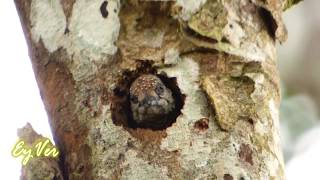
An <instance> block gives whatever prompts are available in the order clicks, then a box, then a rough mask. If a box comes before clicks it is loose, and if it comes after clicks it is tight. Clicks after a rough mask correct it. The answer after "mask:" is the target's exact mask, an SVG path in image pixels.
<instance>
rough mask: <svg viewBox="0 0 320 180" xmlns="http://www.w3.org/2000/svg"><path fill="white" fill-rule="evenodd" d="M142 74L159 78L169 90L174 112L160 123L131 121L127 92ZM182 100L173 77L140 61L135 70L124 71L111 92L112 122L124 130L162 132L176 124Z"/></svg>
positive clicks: (146, 62) (128, 94)
mask: <svg viewBox="0 0 320 180" xmlns="http://www.w3.org/2000/svg"><path fill="white" fill-rule="evenodd" d="M143 74H153V75H156V76H157V77H159V78H160V79H161V81H162V82H163V84H164V85H165V86H166V87H167V88H168V89H170V90H171V92H172V96H173V98H174V100H175V108H174V110H173V111H171V113H169V114H168V115H167V117H166V118H165V119H164V120H163V121H162V122H160V123H152V124H151V123H149V124H143V123H141V124H140V123H139V124H138V123H136V122H135V121H134V120H133V116H132V111H131V106H130V93H129V90H130V86H131V84H132V83H133V82H134V80H135V79H137V78H138V77H139V76H140V75H143ZM184 100H185V95H183V94H182V93H181V91H180V88H179V87H178V84H177V79H176V78H175V77H168V76H167V75H166V74H165V73H164V72H161V73H158V72H157V70H156V69H155V68H154V67H152V64H151V63H150V62H149V61H141V62H139V64H138V66H137V69H136V70H134V71H129V70H125V71H124V72H123V73H122V75H121V77H120V78H119V80H118V82H117V84H116V87H115V89H114V90H113V95H112V98H111V112H112V120H113V123H114V124H115V125H118V126H123V127H124V128H131V129H137V128H142V129H151V130H164V129H166V128H168V127H170V126H171V125H172V124H173V123H174V122H176V119H177V117H178V116H179V115H180V114H181V109H182V108H183V105H184Z"/></svg>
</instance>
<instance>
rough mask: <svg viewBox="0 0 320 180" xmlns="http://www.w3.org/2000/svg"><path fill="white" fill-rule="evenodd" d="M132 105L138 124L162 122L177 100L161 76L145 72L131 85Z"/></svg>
mask: <svg viewBox="0 0 320 180" xmlns="http://www.w3.org/2000/svg"><path fill="white" fill-rule="evenodd" d="M130 106H131V111H132V116H133V120H134V121H135V122H136V123H137V124H162V123H165V121H166V120H167V118H168V115H169V114H170V112H172V111H173V110H174V108H175V101H174V98H173V96H172V92H171V90H170V89H169V88H167V87H166V86H165V85H164V83H163V82H162V81H161V79H160V78H159V77H157V76H156V75H152V74H143V75H140V76H139V77H138V78H137V79H136V80H134V82H133V83H132V84H131V86H130Z"/></svg>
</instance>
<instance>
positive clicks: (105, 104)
mask: <svg viewBox="0 0 320 180" xmlns="http://www.w3.org/2000/svg"><path fill="white" fill-rule="evenodd" d="M294 2H296V1H285V0H283V1H274V0H267V1H265V0H238V1H234V0H223V1H221V0H201V1H198V0H177V1H161V2H160V1H152V0H148V1H142V0H141V1H139V0H126V1H121V2H120V0H108V1H103V0H92V1H87V0H78V1H74V0H65V1H54V0H15V3H16V6H17V10H18V12H19V16H20V19H21V22H22V26H23V29H24V32H25V36H26V39H27V42H28V46H29V52H30V57H31V60H32V64H33V68H34V72H35V75H36V79H37V82H38V86H39V89H40V92H41V95H42V98H43V102H44V104H45V107H46V111H47V113H48V116H49V122H50V126H51V129H52V132H53V136H54V140H55V142H56V144H57V146H58V147H59V149H60V151H61V154H62V155H61V157H60V170H61V172H63V178H62V177H60V176H59V178H58V179H224V180H227V179H241V180H249V179H285V176H284V162H283V158H282V152H281V150H280V141H279V132H278V131H279V119H278V107H279V101H280V93H279V76H278V72H277V61H276V49H275V43H276V41H277V40H278V41H280V42H283V41H285V39H286V36H287V34H286V29H285V26H284V24H283V22H282V18H281V14H282V11H283V9H287V7H289V6H291V5H292V3H294ZM145 73H149V74H154V75H157V76H158V77H160V78H161V80H162V81H163V82H164V83H165V84H166V86H167V87H168V88H170V89H171V91H173V92H174V93H173V94H174V97H175V99H176V101H177V102H179V103H178V104H176V106H179V107H180V106H181V107H180V108H178V110H176V113H177V116H175V119H174V122H173V123H171V124H168V125H167V126H165V127H161V128H159V129H157V130H153V129H152V128H148V127H141V126H139V125H137V124H134V123H133V122H132V117H131V115H130V106H129V105H128V103H129V102H128V95H129V94H128V93H129V88H130V84H131V83H132V82H133V81H134V79H135V78H137V77H138V76H140V75H141V74H145ZM34 171H41V167H40V166H39V169H38V170H36V169H34ZM24 178H26V179H32V178H28V177H26V176H25V177H24ZM49 179H50V178H49Z"/></svg>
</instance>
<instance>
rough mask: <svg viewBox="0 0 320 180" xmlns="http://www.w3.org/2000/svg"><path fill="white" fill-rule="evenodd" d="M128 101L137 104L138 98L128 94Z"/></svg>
mask: <svg viewBox="0 0 320 180" xmlns="http://www.w3.org/2000/svg"><path fill="white" fill-rule="evenodd" d="M130 101H131V102H133V103H134V104H137V103H138V98H137V96H135V95H131V96H130Z"/></svg>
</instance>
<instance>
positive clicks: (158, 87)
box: [155, 84, 164, 95]
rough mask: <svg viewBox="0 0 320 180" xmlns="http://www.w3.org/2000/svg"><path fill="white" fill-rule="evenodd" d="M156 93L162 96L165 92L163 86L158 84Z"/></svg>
mask: <svg viewBox="0 0 320 180" xmlns="http://www.w3.org/2000/svg"><path fill="white" fill-rule="evenodd" d="M155 91H156V93H157V94H158V95H162V94H163V92H164V88H163V86H162V85H160V84H158V85H157V87H156V89H155Z"/></svg>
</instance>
